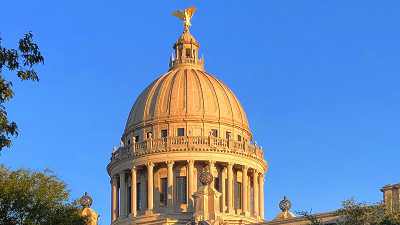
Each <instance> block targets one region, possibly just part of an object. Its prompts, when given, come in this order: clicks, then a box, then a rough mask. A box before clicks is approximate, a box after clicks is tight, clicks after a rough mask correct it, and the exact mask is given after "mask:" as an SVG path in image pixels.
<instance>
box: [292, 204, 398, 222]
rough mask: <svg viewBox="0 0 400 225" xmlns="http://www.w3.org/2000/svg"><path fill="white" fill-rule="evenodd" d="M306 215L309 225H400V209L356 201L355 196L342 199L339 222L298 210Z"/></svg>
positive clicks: (300, 213)
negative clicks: (324, 219) (324, 220)
mask: <svg viewBox="0 0 400 225" xmlns="http://www.w3.org/2000/svg"><path fill="white" fill-rule="evenodd" d="M297 213H298V214H299V215H302V216H305V217H306V219H307V220H308V221H309V223H308V224H309V225H328V224H338V225H399V224H400V211H399V210H394V209H392V208H391V207H390V206H389V205H388V204H385V203H383V202H379V203H376V204H372V205H368V204H366V203H365V202H359V203H357V202H355V201H354V198H351V199H349V200H346V201H342V208H340V209H339V210H337V211H336V215H337V216H338V217H340V219H339V220H338V221H337V222H332V221H328V222H323V221H322V220H321V219H320V218H318V216H317V215H316V214H311V212H304V211H301V212H297Z"/></svg>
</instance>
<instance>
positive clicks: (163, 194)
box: [160, 178, 168, 205]
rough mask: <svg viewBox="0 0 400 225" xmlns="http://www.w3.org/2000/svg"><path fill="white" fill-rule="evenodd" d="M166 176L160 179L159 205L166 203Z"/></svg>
mask: <svg viewBox="0 0 400 225" xmlns="http://www.w3.org/2000/svg"><path fill="white" fill-rule="evenodd" d="M167 188H168V186H167V178H161V179H160V205H167V199H168V195H167Z"/></svg>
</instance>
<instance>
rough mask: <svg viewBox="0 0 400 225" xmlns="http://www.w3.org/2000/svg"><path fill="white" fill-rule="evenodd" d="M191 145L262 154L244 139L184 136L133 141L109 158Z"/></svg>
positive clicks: (258, 148)
mask: <svg viewBox="0 0 400 225" xmlns="http://www.w3.org/2000/svg"><path fill="white" fill-rule="evenodd" d="M193 146H196V147H203V148H211V149H213V148H218V149H222V150H231V151H239V152H247V153H249V154H250V155H254V156H256V157H257V158H262V156H263V152H262V147H259V146H256V145H251V144H249V143H247V142H244V141H233V140H231V139H226V138H217V137H213V136H209V137H205V136H184V137H166V138H149V139H147V140H144V141H141V142H133V143H132V144H130V145H125V146H121V147H119V148H118V150H116V151H115V152H113V153H112V157H111V160H112V161H114V160H115V159H118V158H123V157H126V156H128V155H131V154H135V153H138V154H140V153H145V152H146V151H151V150H159V149H171V148H187V147H193Z"/></svg>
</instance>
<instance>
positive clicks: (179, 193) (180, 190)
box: [176, 177, 187, 204]
mask: <svg viewBox="0 0 400 225" xmlns="http://www.w3.org/2000/svg"><path fill="white" fill-rule="evenodd" d="M176 200H177V202H178V204H186V203H187V201H186V177H177V178H176Z"/></svg>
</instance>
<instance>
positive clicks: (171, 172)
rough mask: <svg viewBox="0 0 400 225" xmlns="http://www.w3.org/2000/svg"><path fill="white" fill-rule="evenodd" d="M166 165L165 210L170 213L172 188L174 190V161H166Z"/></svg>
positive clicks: (171, 208)
mask: <svg viewBox="0 0 400 225" xmlns="http://www.w3.org/2000/svg"><path fill="white" fill-rule="evenodd" d="M167 166H168V169H167V196H168V199H167V211H168V212H169V213H172V212H173V205H172V204H173V200H172V199H173V194H172V193H173V192H174V191H173V190H174V186H173V185H174V170H173V168H174V161H172V160H171V161H168V162H167Z"/></svg>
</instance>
